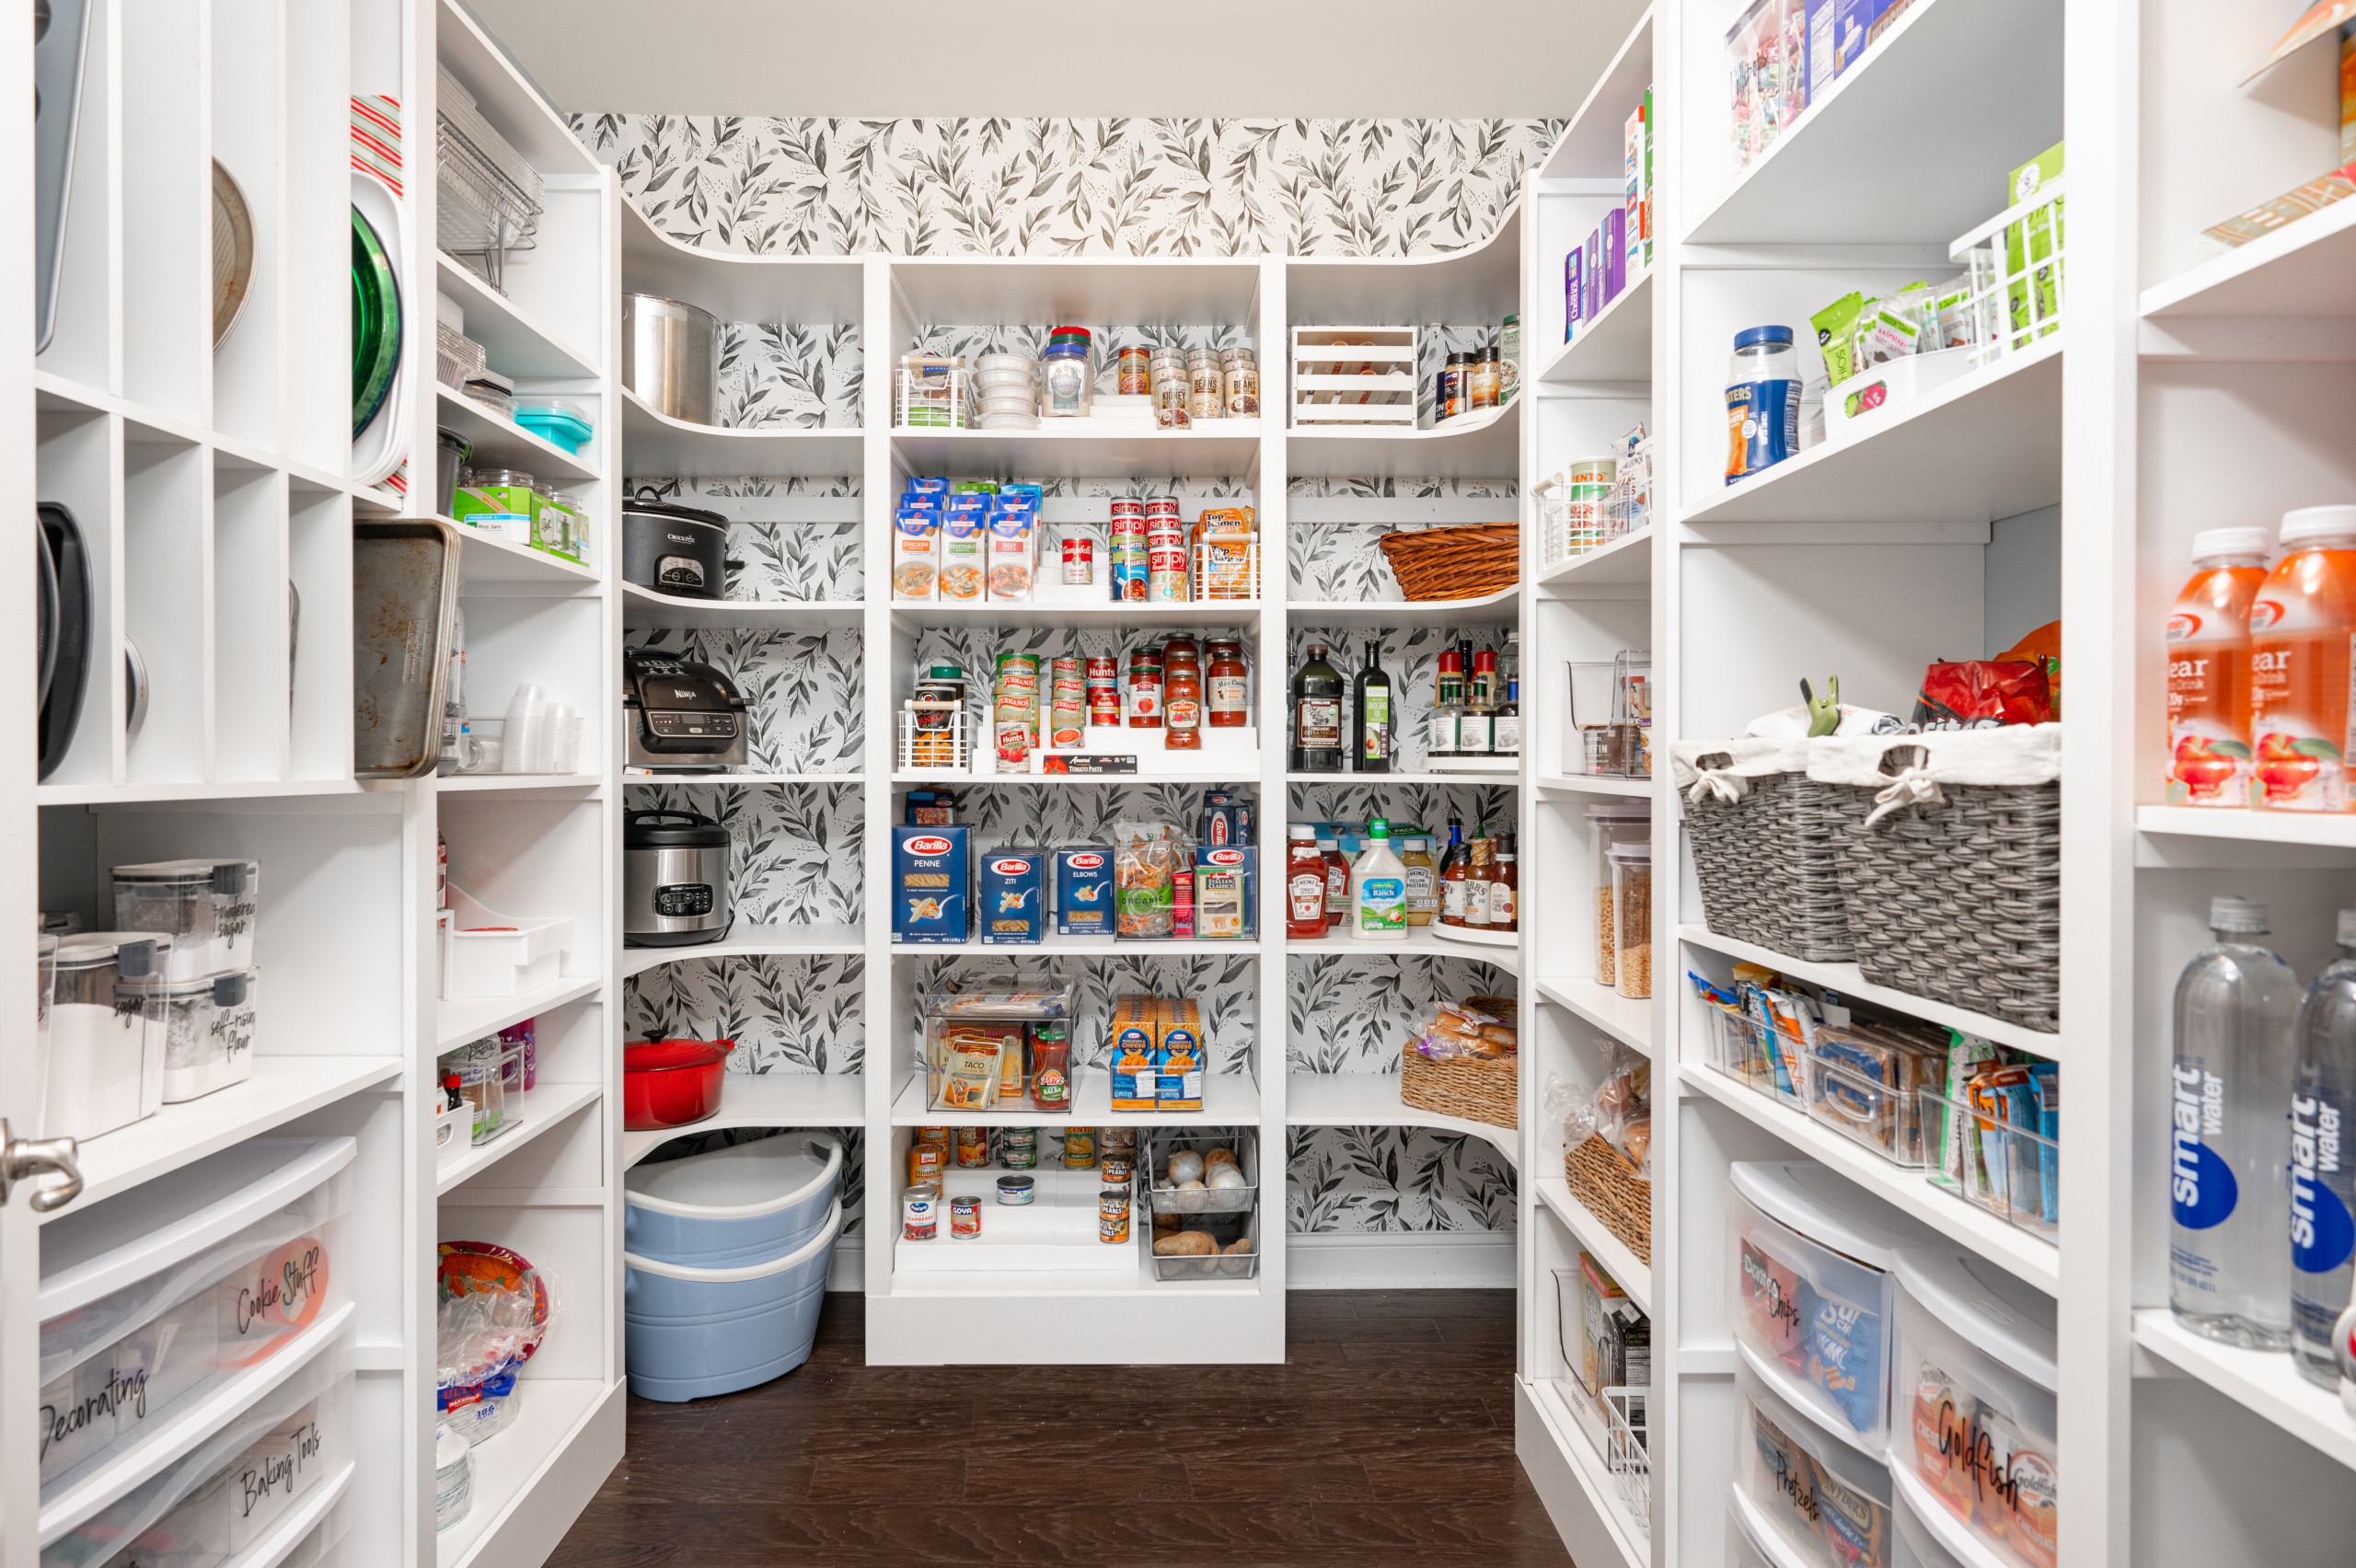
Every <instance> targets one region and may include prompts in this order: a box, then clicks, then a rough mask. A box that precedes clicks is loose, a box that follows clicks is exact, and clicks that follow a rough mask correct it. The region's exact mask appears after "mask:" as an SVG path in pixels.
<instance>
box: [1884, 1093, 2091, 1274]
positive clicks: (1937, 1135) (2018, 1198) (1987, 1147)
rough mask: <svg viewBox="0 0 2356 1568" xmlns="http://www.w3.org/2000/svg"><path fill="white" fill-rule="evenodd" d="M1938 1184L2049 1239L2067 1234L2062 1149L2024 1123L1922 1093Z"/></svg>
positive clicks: (1927, 1157)
mask: <svg viewBox="0 0 2356 1568" xmlns="http://www.w3.org/2000/svg"><path fill="white" fill-rule="evenodd" d="M1916 1095H1917V1098H1918V1100H1919V1101H1920V1105H1921V1109H1920V1111H1919V1113H1918V1114H1919V1116H1920V1118H1921V1129H1922V1137H1923V1166H1924V1167H1925V1168H1926V1169H1927V1170H1929V1172H1930V1178H1931V1184H1932V1185H1933V1186H1934V1187H1937V1188H1939V1189H1941V1190H1942V1191H1944V1192H1947V1193H1953V1194H1955V1195H1956V1196H1957V1197H1958V1198H1961V1199H1963V1200H1964V1201H1965V1202H1966V1203H1969V1204H1971V1205H1975V1206H1977V1207H1979V1208H1983V1209H1986V1210H1987V1211H1988V1212H1989V1213H1990V1214H1992V1215H1994V1216H1996V1217H1997V1218H1999V1219H2001V1220H2004V1221H2005V1222H2006V1223H2008V1224H2010V1225H2014V1226H2016V1227H2018V1228H2020V1229H2023V1230H2026V1231H2027V1232H2028V1233H2029V1234H2030V1235H2032V1236H2036V1237H2039V1238H2041V1239H2044V1240H2047V1241H2058V1239H2060V1236H2061V1140H2060V1139H2059V1138H2058V1137H2048V1136H2045V1135H2044V1134H2042V1133H2039V1132H2037V1131H2034V1130H2032V1129H2031V1128H2029V1127H2028V1126H2027V1124H2025V1123H2023V1122H2015V1121H2008V1120H2005V1119H2004V1118H2003V1117H2000V1116H1996V1115H1992V1114H1990V1113H1987V1111H1986V1110H1985V1109H1984V1108H1983V1109H1981V1110H1978V1111H1975V1110H1973V1109H1972V1108H1971V1107H1970V1106H1969V1105H1967V1104H1965V1103H1964V1102H1963V1101H1958V1100H1951V1099H1949V1098H1947V1097H1946V1095H1944V1094H1941V1093H1939V1092H1938V1091H1937V1090H1934V1089H1928V1088H1925V1089H1922V1090H1916Z"/></svg>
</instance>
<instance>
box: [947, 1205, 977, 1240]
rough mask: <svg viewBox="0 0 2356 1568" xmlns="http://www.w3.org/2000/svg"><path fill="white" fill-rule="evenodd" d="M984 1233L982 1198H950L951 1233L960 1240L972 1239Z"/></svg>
mask: <svg viewBox="0 0 2356 1568" xmlns="http://www.w3.org/2000/svg"><path fill="white" fill-rule="evenodd" d="M981 1233H982V1200H981V1199H979V1198H952V1199H950V1200H949V1234H950V1235H951V1236H952V1237H953V1238H955V1239H959V1240H970V1239H973V1238H974V1237H976V1236H979V1235H980V1234H981Z"/></svg>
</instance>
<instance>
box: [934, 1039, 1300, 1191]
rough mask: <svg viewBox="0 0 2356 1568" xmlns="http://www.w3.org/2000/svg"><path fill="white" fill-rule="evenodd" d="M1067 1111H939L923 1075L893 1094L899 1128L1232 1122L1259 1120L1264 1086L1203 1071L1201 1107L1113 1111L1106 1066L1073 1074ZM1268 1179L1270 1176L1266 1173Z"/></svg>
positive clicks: (1217, 1124)
mask: <svg viewBox="0 0 2356 1568" xmlns="http://www.w3.org/2000/svg"><path fill="white" fill-rule="evenodd" d="M1071 1098H1072V1106H1071V1111H1070V1112H1069V1113H1068V1114H1065V1115H1051V1114H1048V1113H1044V1112H1040V1111H1036V1110H1034V1109H1032V1107H1031V1106H1030V1105H1029V1103H1028V1102H1025V1103H1024V1104H1023V1105H1022V1106H1020V1107H1018V1108H1017V1109H1015V1110H1011V1111H938V1110H934V1109H932V1108H931V1107H930V1106H928V1105H927V1104H926V1103H925V1086H924V1074H923V1073H922V1072H921V1071H919V1072H917V1073H914V1074H912V1075H910V1077H909V1078H908V1080H907V1082H906V1083H904V1084H902V1085H901V1086H900V1088H899V1090H898V1092H897V1093H895V1094H894V1095H893V1097H892V1124H893V1125H894V1126H895V1127H938V1126H955V1127H1040V1126H1045V1127H1059V1126H1080V1127H1118V1126H1138V1127H1232V1126H1241V1125H1251V1124H1257V1123H1258V1122H1259V1120H1260V1086H1259V1085H1258V1084H1256V1083H1254V1082H1253V1081H1252V1078H1251V1077H1250V1075H1248V1074H1245V1073H1214V1072H1206V1073H1205V1074H1204V1075H1203V1108H1202V1109H1201V1110H1200V1111H1115V1110H1114V1109H1113V1076H1112V1074H1110V1073H1108V1072H1106V1071H1105V1070H1104V1069H1103V1067H1082V1068H1080V1069H1079V1070H1078V1071H1077V1072H1075V1073H1073V1074H1072V1097H1071ZM1262 1179H1263V1180H1264V1181H1265V1179H1266V1178H1265V1175H1264V1176H1263V1178H1262Z"/></svg>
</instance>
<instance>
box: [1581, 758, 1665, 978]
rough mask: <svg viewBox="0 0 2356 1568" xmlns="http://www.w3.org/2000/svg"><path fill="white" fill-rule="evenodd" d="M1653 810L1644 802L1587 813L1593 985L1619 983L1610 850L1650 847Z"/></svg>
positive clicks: (1594, 808)
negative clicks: (1592, 877)
mask: <svg viewBox="0 0 2356 1568" xmlns="http://www.w3.org/2000/svg"><path fill="white" fill-rule="evenodd" d="M1652 834H1653V809H1652V807H1651V805H1650V804H1648V803H1647V802H1646V801H1605V802H1604V803H1602V804H1600V805H1593V806H1589V807H1588V809H1587V846H1588V865H1589V866H1591V867H1593V868H1594V870H1595V894H1594V898H1593V901H1592V902H1593V905H1594V910H1595V983H1596V984H1597V985H1599V986H1612V985H1617V984H1618V983H1619V953H1620V948H1619V943H1618V941H1617V940H1616V933H1617V932H1618V930H1619V922H1618V921H1617V919H1615V918H1614V917H1613V912H1612V894H1611V850H1612V848H1613V847H1614V846H1616V845H1621V844H1644V845H1647V846H1649V845H1650V844H1651V843H1652Z"/></svg>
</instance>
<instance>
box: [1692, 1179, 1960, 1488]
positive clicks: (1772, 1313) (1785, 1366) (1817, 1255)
mask: <svg viewBox="0 0 2356 1568" xmlns="http://www.w3.org/2000/svg"><path fill="white" fill-rule="evenodd" d="M1727 1184H1728V1186H1729V1187H1730V1188H1731V1189H1732V1190H1731V1192H1730V1193H1729V1194H1728V1199H1727V1252H1728V1257H1727V1322H1728V1324H1729V1325H1730V1326H1731V1327H1732V1328H1733V1330H1734V1337H1735V1342H1736V1343H1738V1344H1739V1345H1741V1346H1742V1347H1743V1348H1744V1349H1746V1350H1748V1351H1750V1353H1751V1359H1752V1365H1753V1366H1755V1367H1757V1368H1758V1369H1759V1370H1760V1372H1761V1376H1763V1377H1765V1378H1768V1379H1769V1380H1771V1381H1772V1382H1773V1384H1774V1385H1775V1387H1776V1389H1778V1391H1779V1392H1780V1393H1781V1395H1782V1396H1783V1397H1784V1398H1785V1399H1787V1400H1789V1401H1791V1402H1793V1403H1794V1404H1796V1405H1799V1406H1800V1407H1801V1408H1803V1409H1805V1410H1807V1412H1810V1413H1812V1414H1813V1415H1815V1416H1816V1418H1817V1419H1818V1420H1819V1421H1822V1422H1824V1423H1826V1424H1831V1425H1837V1426H1838V1427H1839V1428H1840V1429H1842V1430H1843V1431H1846V1432H1849V1433H1853V1434H1854V1435H1856V1436H1857V1437H1859V1438H1861V1439H1862V1440H1863V1441H1864V1442H1865V1446H1866V1447H1868V1448H1870V1449H1872V1450H1873V1451H1875V1452H1877V1453H1878V1452H1882V1451H1885V1450H1886V1448H1887V1447H1888V1432H1889V1424H1888V1409H1889V1397H1888V1396H1889V1315H1890V1286H1889V1267H1890V1260H1891V1257H1892V1254H1894V1253H1895V1252H1896V1251H1897V1250H1898V1249H1899V1248H1900V1247H1907V1246H1922V1247H1931V1246H1935V1245H1936V1244H1937V1237H1935V1236H1934V1234H1933V1233H1932V1232H1931V1231H1930V1230H1928V1229H1926V1228H1923V1226H1920V1225H1917V1224H1916V1223H1915V1222H1914V1221H1912V1220H1911V1219H1909V1218H1907V1216H1904V1215H1902V1214H1900V1213H1899V1212H1898V1211H1897V1210H1896V1209H1894V1208H1891V1207H1890V1206H1889V1205H1888V1204H1885V1203H1883V1202H1882V1201H1881V1200H1879V1199H1878V1198H1875V1197H1872V1196H1869V1195H1868V1194H1866V1193H1864V1192H1862V1191H1860V1190H1859V1189H1858V1188H1856V1187H1854V1186H1852V1185H1851V1184H1850V1183H1849V1182H1847V1181H1845V1180H1844V1179H1842V1177H1841V1176H1839V1175H1838V1174H1836V1173H1835V1172H1833V1171H1832V1170H1828V1169H1827V1168H1826V1167H1824V1166H1821V1165H1817V1164H1814V1163H1812V1162H1810V1161H1807V1160H1793V1161H1789V1162H1782V1161H1778V1162H1772V1163H1757V1164H1738V1165H1735V1166H1732V1167H1730V1168H1729V1169H1728V1170H1727Z"/></svg>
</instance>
